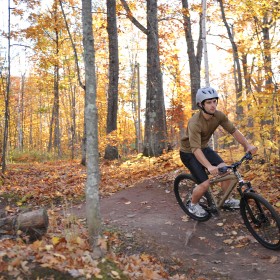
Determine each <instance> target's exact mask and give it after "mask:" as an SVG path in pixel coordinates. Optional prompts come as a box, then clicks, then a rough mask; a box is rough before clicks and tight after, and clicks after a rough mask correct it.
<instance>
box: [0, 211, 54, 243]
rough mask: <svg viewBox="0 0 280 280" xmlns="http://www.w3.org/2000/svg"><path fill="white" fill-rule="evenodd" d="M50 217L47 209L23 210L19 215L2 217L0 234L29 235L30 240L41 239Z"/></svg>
mask: <svg viewBox="0 0 280 280" xmlns="http://www.w3.org/2000/svg"><path fill="white" fill-rule="evenodd" d="M48 225H49V218H48V214H47V211H46V210H45V209H38V210H33V211H30V212H23V213H20V214H19V215H17V216H11V217H8V216H7V217H4V218H1V219H0V230H1V231H0V234H3V233H5V234H12V235H15V234H18V233H19V232H20V233H21V234H24V235H27V236H28V237H29V240H30V241H34V240H36V239H40V238H41V237H42V236H43V235H44V234H45V233H46V231H47V229H48Z"/></svg>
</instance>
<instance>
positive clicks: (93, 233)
mask: <svg viewBox="0 0 280 280" xmlns="http://www.w3.org/2000/svg"><path fill="white" fill-rule="evenodd" d="M91 9H92V4H91V0H82V22H83V46H84V62H85V81H86V100H87V101H86V108H85V122H86V151H87V181H86V217H87V224H88V231H89V239H90V242H91V244H92V247H93V253H94V254H95V256H96V257H100V256H101V255H102V254H101V250H100V248H99V247H98V239H99V236H100V234H101V226H102V224H101V216H100V205H99V183H100V170H99V152H98V120H97V106H96V75H95V52H94V38H93V30H92V15H91Z"/></svg>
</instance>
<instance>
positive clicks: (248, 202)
mask: <svg viewBox="0 0 280 280" xmlns="http://www.w3.org/2000/svg"><path fill="white" fill-rule="evenodd" d="M240 213H241V216H242V218H243V220H244V224H245V226H246V227H247V229H248V230H249V232H250V233H251V234H252V235H253V236H254V237H255V239H256V240H257V241H258V242H259V243H260V244H261V245H263V246H264V247H266V248H268V249H271V250H279V249H280V217H279V215H278V213H277V212H276V210H275V209H274V208H273V206H272V205H271V204H270V203H269V202H268V201H267V200H265V199H264V198H263V197H262V196H260V195H258V194H256V193H253V192H248V193H244V197H243V198H242V199H241V201H240Z"/></svg>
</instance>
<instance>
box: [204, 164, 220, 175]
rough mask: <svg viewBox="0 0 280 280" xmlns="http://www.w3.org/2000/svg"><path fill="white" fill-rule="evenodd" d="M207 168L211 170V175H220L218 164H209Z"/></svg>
mask: <svg viewBox="0 0 280 280" xmlns="http://www.w3.org/2000/svg"><path fill="white" fill-rule="evenodd" d="M207 170H208V171H209V173H210V174H211V175H214V176H216V175H218V173H219V170H218V167H217V166H213V165H211V166H209V167H208V168H207Z"/></svg>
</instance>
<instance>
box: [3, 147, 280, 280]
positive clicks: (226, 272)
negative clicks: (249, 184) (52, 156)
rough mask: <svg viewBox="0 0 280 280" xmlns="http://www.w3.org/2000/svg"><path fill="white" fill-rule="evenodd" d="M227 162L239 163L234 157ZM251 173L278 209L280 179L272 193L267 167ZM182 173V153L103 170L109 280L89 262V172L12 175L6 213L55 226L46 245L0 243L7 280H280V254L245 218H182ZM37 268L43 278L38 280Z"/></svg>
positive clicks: (72, 169)
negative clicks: (39, 215)
mask: <svg viewBox="0 0 280 280" xmlns="http://www.w3.org/2000/svg"><path fill="white" fill-rule="evenodd" d="M234 155H235V157H236V156H238V155H239V154H236V153H234ZM224 156H226V157H227V159H228V161H231V160H232V154H231V155H229V154H227V155H224ZM234 159H235V160H237V159H239V156H238V158H234ZM252 166H253V167H254V168H252V169H251V170H255V171H251V172H247V173H246V177H248V178H250V179H253V182H254V183H255V185H256V190H257V191H259V192H261V193H262V194H263V195H264V196H265V197H266V198H267V199H269V200H270V201H271V202H272V203H273V204H274V205H275V206H276V208H277V206H278V207H279V201H280V184H279V176H278V177H277V176H276V177H274V178H275V179H274V183H275V184H276V186H275V187H274V188H273V189H272V188H269V187H268V185H267V182H268V179H267V178H265V177H264V176H265V175H264V174H267V172H266V171H267V170H266V169H265V168H264V165H260V164H259V163H258V161H255V163H253V165H252ZM256 167H257V168H256ZM183 171H185V170H184V168H183V167H182V165H181V164H180V162H179V161H178V155H177V153H176V152H175V153H168V154H166V155H164V156H162V157H161V158H157V159H149V160H148V161H147V159H143V158H139V157H135V158H134V159H130V160H126V161H122V162H115V163H112V162H102V163H101V186H100V193H101V199H100V207H101V215H102V219H103V223H104V229H105V232H106V233H105V235H106V238H104V240H103V241H102V240H101V244H102V242H103V245H104V246H103V247H104V248H105V247H106V246H107V245H108V244H109V246H110V249H109V250H108V251H107V253H106V254H107V259H109V260H111V261H112V262H113V263H115V264H117V266H118V268H116V267H114V266H112V267H110V268H109V272H107V276H109V277H108V278H104V277H103V278H101V275H102V273H101V271H100V268H97V267H99V266H98V263H96V262H95V261H94V260H93V259H91V257H90V255H89V253H88V252H89V251H90V247H89V245H88V244H87V239H88V237H87V232H86V226H85V203H84V202H83V201H84V199H83V193H84V183H85V177H86V176H85V168H84V167H82V166H80V165H79V163H78V162H69V161H65V162H63V161H61V162H53V163H42V164H41V163H40V164H39V163H37V164H34V163H32V164H14V165H12V166H10V167H9V169H8V171H7V173H6V174H5V179H4V182H3V185H2V186H1V191H0V206H1V208H2V209H4V210H5V212H6V213H8V214H16V213H18V212H20V211H23V210H22V209H25V210H24V211H26V208H28V209H34V208H38V207H47V208H48V214H49V218H50V226H49V229H48V233H47V234H46V236H44V237H43V239H42V240H40V241H35V242H33V243H32V244H27V243H26V242H23V241H22V240H21V239H20V236H18V237H17V238H16V239H12V238H8V237H7V238H2V239H1V240H0V246H1V250H0V279H72V278H79V277H80V279H85V278H89V277H90V276H93V275H94V276H95V277H96V278H92V279H126V278H125V276H124V275H123V274H122V271H123V272H124V274H125V275H127V276H128V277H129V279H133V280H134V279H135V280H136V279H139V280H140V279H145V280H146V279H147V280H148V279H153V280H154V279H155V280H156V279H170V280H171V279H172V280H173V279H174V280H176V279H182V280H185V279H190V280H191V279H200V280H203V279H204V280H208V279H209V280H210V279H211V280H212V279H213V280H214V279H222V280H224V279H229V280H233V279H238V280H242V279H244V280H245V279H246V280H248V279H254V280H259V279H262V280H264V279H265V280H269V279H270V280H272V279H275V280H276V279H279V272H278V267H279V263H280V251H271V250H268V249H266V248H264V247H263V246H261V245H260V244H259V243H257V242H256V241H255V239H254V238H253V237H252V236H251V235H250V234H249V233H248V231H247V229H246V228H245V227H244V225H243V222H242V219H241V216H240V213H239V211H238V210H235V211H224V212H222V213H221V216H220V217H219V218H218V219H214V218H212V219H210V220H209V221H207V222H204V223H197V222H195V221H193V220H191V219H189V218H188V217H187V216H186V215H185V214H184V212H183V211H182V210H181V209H180V207H179V206H178V204H177V203H176V200H175V197H174V193H173V181H174V178H175V177H176V175H178V174H179V173H181V172H183ZM256 174H258V176H256ZM278 175H279V174H278ZM256 178H258V180H259V181H258V180H256ZM264 182H265V184H264ZM277 186H278V187H277ZM7 194H9V196H7ZM278 209H279V208H277V210H278ZM106 248H107V247H106ZM36 267H37V268H38V267H40V268H41V269H42V270H43V272H41V274H40V275H41V276H38V275H39V274H36V275H37V276H36V278H32V274H33V275H35V274H34V273H33V272H34V271H35V270H36ZM45 269H48V270H45ZM118 269H120V270H118ZM50 270H51V273H50ZM54 270H55V271H56V272H57V273H53V271H54ZM58 272H59V273H58ZM46 273H49V275H55V276H46V275H47V274H46ZM60 273H61V274H60ZM42 275H45V276H42ZM9 277H10V278H9ZM81 277H84V278H81Z"/></svg>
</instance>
